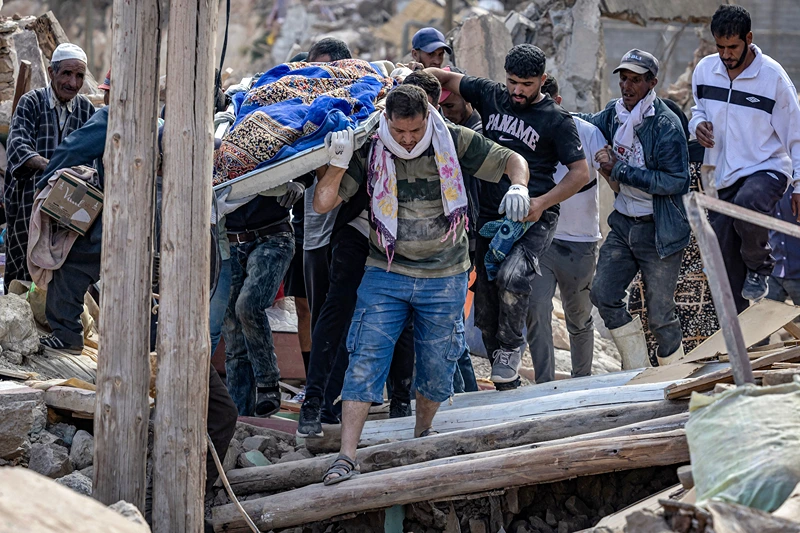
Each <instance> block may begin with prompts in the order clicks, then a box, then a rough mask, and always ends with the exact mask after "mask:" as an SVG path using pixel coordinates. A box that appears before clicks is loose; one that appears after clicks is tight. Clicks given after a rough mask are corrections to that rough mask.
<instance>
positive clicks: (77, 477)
mask: <svg viewBox="0 0 800 533" xmlns="http://www.w3.org/2000/svg"><path fill="white" fill-rule="evenodd" d="M56 483H58V484H60V485H64V486H65V487H69V488H71V489H72V490H74V491H75V492H77V493H78V494H83V495H84V496H91V495H92V480H91V479H89V478H88V477H86V476H84V475H83V474H81V473H80V472H72V473H71V474H67V475H66V476H64V477H60V478H58V479H56Z"/></svg>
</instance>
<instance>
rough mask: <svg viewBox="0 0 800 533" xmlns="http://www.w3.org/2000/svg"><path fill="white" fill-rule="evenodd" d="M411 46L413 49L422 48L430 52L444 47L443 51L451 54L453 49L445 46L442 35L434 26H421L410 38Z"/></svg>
mask: <svg viewBox="0 0 800 533" xmlns="http://www.w3.org/2000/svg"><path fill="white" fill-rule="evenodd" d="M411 48H413V49H414V50H422V51H423V52H425V53H427V54H430V53H431V52H433V51H435V50H438V49H439V48H444V51H445V52H447V53H448V54H450V55H453V49H452V48H450V47H449V46H447V43H445V42H444V35H443V34H442V32H440V31H439V30H437V29H436V28H422V29H421V30H419V31H418V32H417V33H415V34H414V38H413V39H411Z"/></svg>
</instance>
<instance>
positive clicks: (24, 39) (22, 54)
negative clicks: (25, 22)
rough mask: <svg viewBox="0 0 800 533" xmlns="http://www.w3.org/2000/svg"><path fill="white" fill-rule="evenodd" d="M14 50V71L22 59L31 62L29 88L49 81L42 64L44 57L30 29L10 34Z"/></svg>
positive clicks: (17, 69)
mask: <svg viewBox="0 0 800 533" xmlns="http://www.w3.org/2000/svg"><path fill="white" fill-rule="evenodd" d="M12 38H13V40H14V51H15V52H16V56H17V57H16V71H17V72H19V65H20V64H21V63H22V61H28V62H30V64H31V88H34V89H35V88H37V87H44V86H45V85H47V83H48V82H49V81H50V78H49V77H48V75H47V70H46V69H45V66H44V58H43V57H42V51H41V49H40V48H39V40H38V39H37V37H36V34H35V33H34V32H32V31H31V30H22V31H20V32H18V33H14V34H13V35H12Z"/></svg>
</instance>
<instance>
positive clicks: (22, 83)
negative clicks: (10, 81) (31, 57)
mask: <svg viewBox="0 0 800 533" xmlns="http://www.w3.org/2000/svg"><path fill="white" fill-rule="evenodd" d="M30 90H31V62H30V61H27V60H25V59H23V60H22V61H20V62H19V73H18V74H17V86H16V87H15V88H14V100H13V101H12V103H11V114H12V115H13V114H14V110H15V109H17V104H18V103H19V99H20V98H22V95H23V94H25V93H26V92H28V91H30Z"/></svg>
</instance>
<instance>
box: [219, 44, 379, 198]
mask: <svg viewBox="0 0 800 533" xmlns="http://www.w3.org/2000/svg"><path fill="white" fill-rule="evenodd" d="M393 84H394V81H393V80H392V79H391V78H384V77H383V75H382V74H380V71H379V70H378V69H377V68H376V67H373V66H372V65H371V64H370V63H368V62H366V61H362V60H359V59H345V60H342V61H335V62H332V63H287V64H283V65H278V66H277V67H275V68H272V69H270V70H269V71H267V72H266V73H264V74H263V75H262V76H261V77H260V78H259V79H258V81H256V83H255V84H254V85H253V87H252V88H251V89H250V90H249V91H247V92H246V93H238V94H237V95H235V97H234V107H235V111H236V121H235V122H234V124H233V127H232V128H231V130H230V131H229V132H228V133H227V134H226V135H225V137H224V138H223V139H222V145H221V146H220V148H219V149H218V150H217V152H216V155H215V161H214V185H218V184H220V183H224V182H226V181H228V180H231V179H234V178H236V177H239V176H241V175H243V174H246V173H247V172H250V171H252V170H255V169H257V168H260V167H263V166H265V165H268V164H270V163H274V162H275V161H278V160H280V159H285V158H287V157H290V156H292V155H294V154H296V153H298V152H302V151H303V150H306V149H307V148H311V147H314V146H317V145H319V144H321V143H322V142H324V139H325V136H326V135H327V134H328V133H329V132H332V131H339V130H343V129H345V128H348V127H350V128H356V127H357V126H358V125H359V123H360V122H361V121H363V120H364V119H366V118H367V117H369V115H370V114H371V113H372V112H373V111H375V102H376V101H377V100H379V99H381V98H383V96H385V95H386V93H387V92H388V91H389V90H390V89H391V88H392V86H393Z"/></svg>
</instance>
